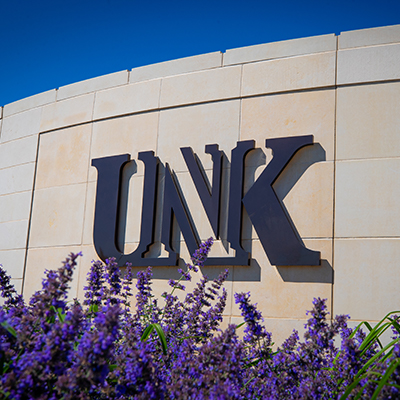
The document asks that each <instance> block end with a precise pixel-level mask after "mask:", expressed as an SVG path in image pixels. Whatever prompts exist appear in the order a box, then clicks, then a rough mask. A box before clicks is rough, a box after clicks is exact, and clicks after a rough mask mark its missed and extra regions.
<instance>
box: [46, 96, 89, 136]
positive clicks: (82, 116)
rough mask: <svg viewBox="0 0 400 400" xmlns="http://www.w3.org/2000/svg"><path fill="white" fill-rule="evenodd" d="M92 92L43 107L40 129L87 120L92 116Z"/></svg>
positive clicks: (60, 126) (59, 126)
mask: <svg viewBox="0 0 400 400" xmlns="http://www.w3.org/2000/svg"><path fill="white" fill-rule="evenodd" d="M93 104H94V93H91V94H85V95H83V96H78V97H74V98H71V99H66V100H62V101H57V102H56V103H53V104H49V105H47V106H44V107H43V111H42V118H41V123H40V131H41V132H45V131H50V130H53V129H58V128H65V127H67V126H71V125H76V124H81V123H83V122H88V121H90V120H91V119H92V116H93Z"/></svg>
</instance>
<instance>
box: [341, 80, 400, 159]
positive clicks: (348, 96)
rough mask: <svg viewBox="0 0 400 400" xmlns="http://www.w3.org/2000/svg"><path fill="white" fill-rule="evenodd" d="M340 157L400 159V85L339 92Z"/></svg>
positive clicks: (343, 88) (378, 85)
mask: <svg viewBox="0 0 400 400" xmlns="http://www.w3.org/2000/svg"><path fill="white" fill-rule="evenodd" d="M336 118H337V128H336V131H337V153H336V154H337V158H338V159H339V160H351V159H362V158H387V157H399V156H400V83H399V82H392V83H381V84H374V85H361V86H349V87H341V88H338V92H337V114H336Z"/></svg>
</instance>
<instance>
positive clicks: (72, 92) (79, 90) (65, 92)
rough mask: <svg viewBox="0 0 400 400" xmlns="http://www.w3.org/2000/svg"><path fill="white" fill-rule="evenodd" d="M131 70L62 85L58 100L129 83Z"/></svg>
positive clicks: (58, 92) (58, 91)
mask: <svg viewBox="0 0 400 400" xmlns="http://www.w3.org/2000/svg"><path fill="white" fill-rule="evenodd" d="M128 75H129V71H127V70H125V71H119V72H114V73H112V74H107V75H102V76H97V77H96V78H92V79H87V80H84V81H80V82H76V83H72V84H70V85H66V86H61V87H60V88H59V89H58V90H57V101H59V100H63V99H66V98H68V97H74V96H79V95H82V94H86V93H91V92H96V91H98V90H103V89H108V88H111V87H114V86H120V85H124V84H126V83H128Z"/></svg>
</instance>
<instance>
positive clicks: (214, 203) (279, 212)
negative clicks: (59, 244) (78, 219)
mask: <svg viewBox="0 0 400 400" xmlns="http://www.w3.org/2000/svg"><path fill="white" fill-rule="evenodd" d="M312 144H313V136H312V135H308V136H297V137H287V138H276V139H267V140H266V142H265V146H266V147H267V148H270V149H272V152H273V158H272V160H271V161H270V162H269V164H268V165H267V166H266V167H265V169H264V171H263V172H262V173H261V175H260V176H259V178H258V179H257V180H256V181H255V182H254V184H253V185H252V186H251V188H250V189H249V190H248V191H247V193H246V194H245V195H244V190H243V187H244V166H245V158H246V155H247V154H248V153H249V152H250V151H251V150H253V149H254V148H255V142H254V140H247V141H241V142H238V143H237V146H236V147H235V148H234V149H233V150H232V155H231V171H230V182H229V197H228V198H229V203H228V204H229V205H228V210H227V218H228V222H227V233H226V239H227V241H228V242H229V243H230V246H231V248H232V249H234V251H235V256H234V257H230V256H226V257H209V258H208V260H207V262H206V265H249V263H250V259H251V255H250V253H249V252H247V251H246V250H245V249H244V248H243V247H242V219H243V207H244V208H245V209H246V211H247V214H248V216H249V218H250V221H251V223H252V224H253V226H254V228H255V230H256V232H257V235H258V237H259V239H260V242H261V244H262V246H263V248H264V250H265V253H266V254H267V256H268V258H269V261H270V263H271V264H272V265H279V266H284V265H319V264H320V253H319V252H318V251H313V250H310V249H307V248H306V247H305V246H304V245H303V243H302V241H301V239H300V238H299V237H298V236H297V234H296V231H295V230H294V228H293V226H292V222H291V220H290V219H289V217H288V216H287V214H286V212H285V211H284V208H283V206H282V203H281V201H280V200H279V199H278V197H277V195H276V193H275V191H274V189H273V186H272V185H273V183H274V182H275V181H276V179H277V178H278V176H279V175H280V174H281V172H282V171H283V170H284V169H285V167H286V166H287V164H288V163H289V161H290V160H291V159H292V158H293V156H294V155H295V154H296V153H297V151H298V150H300V149H301V148H302V147H304V146H308V145H312ZM181 152H182V155H183V157H184V160H185V162H186V165H187V167H188V170H189V173H190V175H191V177H192V180H193V183H194V185H195V187H196V190H197V193H198V195H199V197H200V200H201V202H202V205H203V207H204V210H205V212H206V215H207V218H208V220H209V222H210V225H211V227H212V229H213V231H214V234H215V237H216V238H217V239H218V238H220V223H221V212H220V211H221V210H220V208H221V182H222V179H221V176H222V155H223V154H222V151H220V150H219V149H218V145H216V144H213V145H207V146H206V148H205V152H206V153H207V154H210V155H211V157H212V162H213V176H212V185H210V183H209V180H208V178H207V176H206V174H205V173H204V170H203V168H202V166H201V164H200V163H199V162H198V159H197V157H196V155H195V154H194V153H193V151H192V149H191V148H190V147H184V148H181ZM138 158H139V160H141V161H142V162H143V163H144V166H145V173H144V187H143V200H142V217H141V230H140V242H139V245H138V247H137V248H136V250H135V251H133V252H132V253H130V254H124V253H123V251H122V249H121V248H120V246H119V245H118V240H117V239H118V238H117V231H118V224H119V220H120V212H121V207H120V197H121V189H122V181H121V180H122V171H123V168H124V167H125V166H126V165H127V164H128V163H129V162H130V155H129V154H123V155H118V156H112V157H103V158H97V159H93V160H92V165H93V166H94V167H96V169H97V172H98V178H97V193H96V206H95V207H96V208H95V219H94V229H93V240H94V246H95V249H96V252H97V254H98V255H99V257H100V258H101V259H102V260H103V261H104V260H105V259H106V258H108V257H115V258H116V260H117V261H118V264H119V265H121V266H122V265H125V264H126V263H127V262H130V263H131V264H132V265H133V266H148V265H150V266H161V265H164V266H166V265H177V263H178V261H179V254H178V252H177V251H176V249H174V246H173V244H172V230H173V221H174V218H175V219H176V222H177V224H178V225H179V229H180V231H181V232H182V235H183V238H184V240H185V242H186V245H187V247H188V250H189V252H190V253H191V254H193V253H194V251H195V250H196V249H197V248H198V246H199V244H200V240H199V237H198V234H197V231H196V227H195V226H194V224H193V222H192V218H191V215H190V212H189V209H188V207H186V205H185V204H186V203H185V200H184V197H183V195H182V193H181V192H180V190H179V185H178V182H177V180H176V177H175V175H174V173H173V172H172V171H171V169H170V167H169V165H168V164H166V167H165V177H164V182H163V185H164V187H163V189H164V190H163V199H162V200H163V201H161V202H159V203H162V211H161V213H160V212H159V213H158V215H161V216H162V217H161V232H160V234H159V236H160V239H158V240H160V241H161V243H163V244H164V246H165V250H166V251H167V252H168V257H149V256H148V255H147V253H148V252H149V249H150V246H152V245H154V243H155V241H156V215H157V210H156V208H157V207H156V205H157V198H158V194H157V188H158V187H159V185H160V182H159V169H160V162H159V159H158V157H156V156H155V155H154V152H153V151H146V152H140V153H139V157H138ZM161 183H162V182H161Z"/></svg>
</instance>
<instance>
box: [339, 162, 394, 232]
mask: <svg viewBox="0 0 400 400" xmlns="http://www.w3.org/2000/svg"><path fill="white" fill-rule="evenodd" d="M399 170H400V159H399V158H392V159H379V160H376V159H375V160H359V161H341V162H338V163H337V164H336V200H335V236H336V237H338V238H354V237H390V236H400V203H399V199H400V181H399V179H398V174H399V173H398V171H399Z"/></svg>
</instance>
